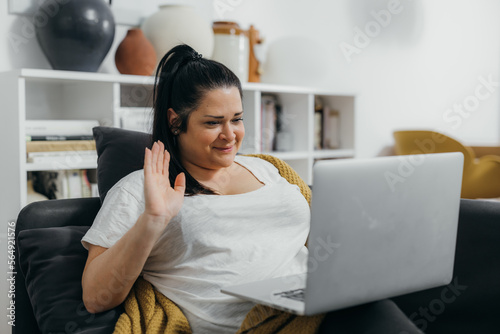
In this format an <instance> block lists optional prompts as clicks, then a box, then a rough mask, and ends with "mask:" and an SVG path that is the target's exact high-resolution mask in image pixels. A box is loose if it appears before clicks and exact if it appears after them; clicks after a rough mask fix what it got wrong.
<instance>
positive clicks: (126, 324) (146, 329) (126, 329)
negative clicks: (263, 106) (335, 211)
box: [114, 154, 325, 334]
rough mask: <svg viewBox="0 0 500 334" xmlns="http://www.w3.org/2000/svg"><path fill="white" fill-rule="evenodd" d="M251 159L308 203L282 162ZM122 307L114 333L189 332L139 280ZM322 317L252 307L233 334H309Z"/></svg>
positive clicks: (171, 306)
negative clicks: (270, 167) (271, 169)
mask: <svg viewBox="0 0 500 334" xmlns="http://www.w3.org/2000/svg"><path fill="white" fill-rule="evenodd" d="M252 156H255V157H258V158H261V159H264V160H266V161H269V162H270V163H272V164H273V165H275V166H276V168H278V170H279V172H280V174H281V176H283V177H284V178H285V179H287V181H288V182H290V183H292V184H296V185H297V186H299V188H300V191H301V192H302V195H304V197H305V198H306V200H307V202H308V203H309V204H310V202H311V190H310V189H309V187H308V185H307V184H306V183H305V182H304V181H303V180H302V179H301V178H300V176H299V175H298V174H297V173H296V172H295V171H294V170H293V168H292V167H290V166H289V165H288V164H287V163H286V162H284V161H282V160H280V159H278V158H276V157H273V156H270V155H263V154H255V155H252ZM124 306H125V312H124V313H123V314H122V315H121V316H120V318H119V319H118V322H117V323H116V326H115V331H114V334H156V333H158V334H159V333H162V334H177V333H182V334H184V333H191V328H190V326H189V323H188V321H187V319H186V317H185V316H184V314H183V313H182V311H181V310H180V308H179V307H178V306H177V305H176V304H175V303H173V302H172V301H171V300H170V299H168V298H167V297H165V296H164V295H163V294H161V293H160V292H158V291H157V290H155V289H154V288H153V286H152V285H151V284H150V283H149V282H147V281H145V280H144V279H142V278H139V279H138V280H137V281H136V282H135V284H134V286H133V288H132V290H131V291H130V293H129V295H128V297H127V299H126V300H125V304H124ZM324 317H325V315H324V314H320V315H316V316H296V315H293V314H290V313H287V312H282V311H279V310H276V309H273V308H271V307H268V306H263V305H256V306H254V307H253V308H252V309H251V310H250V312H249V313H248V314H247V315H246V317H245V320H244V321H243V323H242V324H241V327H240V329H239V330H238V332H237V334H271V333H276V334H296V333H301V334H312V333H316V332H317V331H318V328H319V326H320V324H321V322H322V321H323V318H324Z"/></svg>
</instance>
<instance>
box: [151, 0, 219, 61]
mask: <svg viewBox="0 0 500 334" xmlns="http://www.w3.org/2000/svg"><path fill="white" fill-rule="evenodd" d="M141 29H142V30H143V32H144V35H146V37H147V38H148V39H149V41H150V42H151V44H153V47H154V48H155V51H156V55H157V58H158V62H159V61H160V59H161V58H163V56H164V55H165V54H166V53H167V52H168V51H169V50H170V49H171V48H173V47H174V46H176V45H179V44H187V45H189V46H191V47H192V48H193V49H195V50H196V51H197V52H199V53H201V54H202V55H203V57H204V58H211V57H212V52H213V48H214V33H213V30H212V27H211V25H210V22H208V21H207V20H205V19H204V18H203V17H202V16H201V15H200V14H198V13H197V12H196V10H195V9H194V8H193V7H192V6H188V5H161V6H159V10H158V11H157V12H156V13H154V14H153V15H151V16H149V17H148V18H147V19H146V20H145V21H144V23H143V24H142V27H141Z"/></svg>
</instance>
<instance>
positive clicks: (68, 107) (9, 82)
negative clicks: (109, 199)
mask: <svg viewBox="0 0 500 334" xmlns="http://www.w3.org/2000/svg"><path fill="white" fill-rule="evenodd" d="M153 86H154V78H153V77H143V76H132V75H110V74H99V73H86V72H69V71H53V70H38V69H21V70H15V71H9V72H4V73H0V97H1V99H0V100H1V101H2V108H1V109H2V110H1V113H2V122H0V136H1V142H2V144H1V147H2V152H1V153H2V157H3V163H2V173H0V175H1V176H0V180H1V184H2V189H1V191H0V205H1V207H0V214H1V221H2V222H3V223H4V224H5V223H7V222H9V221H14V220H15V219H16V217H17V214H18V213H19V211H20V209H21V208H22V207H23V206H24V205H25V204H26V200H27V189H26V188H27V172H29V171H37V170H52V169H90V168H95V167H96V164H95V163H90V164H89V163H86V164H79V163H74V162H73V163H67V164H64V165H62V164H58V165H57V166H55V165H53V164H32V163H26V142H25V138H26V137H25V120H27V119H29V120H40V119H49V120H50V119H82V120H99V122H100V124H101V125H106V126H116V127H125V128H127V127H129V125H128V124H127V121H126V120H127V119H129V118H130V117H135V118H136V121H137V119H141V118H143V120H144V124H148V122H149V121H150V117H151V106H152V90H153ZM243 93H244V94H243V95H244V96H243V104H244V111H245V115H244V119H245V121H244V122H245V128H246V137H245V141H244V143H243V145H242V150H241V153H269V154H273V155H275V156H277V157H279V158H282V159H283V160H285V161H287V162H288V163H289V164H290V165H291V166H292V167H293V168H294V169H295V170H296V171H297V172H298V173H299V174H300V175H301V176H302V178H303V179H304V180H305V181H306V182H308V183H309V184H311V183H312V166H313V164H314V161H315V160H316V159H331V158H348V157H353V156H354V152H355V151H354V150H355V143H354V131H355V124H354V123H355V106H354V105H355V96H354V95H353V94H349V93H338V92H337V93H336V92H327V91H320V90H314V89H310V88H303V87H289V86H277V85H270V84H259V83H245V84H244V85H243ZM268 93H269V94H275V95H277V96H278V98H279V100H280V102H281V106H282V111H283V115H285V117H286V119H287V120H289V125H290V132H291V134H292V135H291V137H292V141H293V143H292V144H291V147H292V149H291V150H290V151H289V152H261V149H260V147H261V145H260V142H261V139H262V136H263V132H262V129H261V96H262V94H268ZM315 96H320V97H321V98H322V100H323V101H324V103H325V105H328V106H330V108H332V109H335V110H338V112H339V115H340V123H341V126H340V143H341V146H340V147H339V149H335V150H314V100H315ZM135 123H136V122H135ZM6 236H7V226H6V225H4V228H3V230H2V231H0V241H1V244H2V246H1V247H2V249H3V250H5V249H6V246H4V243H6V240H7V238H6ZM0 261H1V264H0V270H2V272H4V273H5V272H7V269H6V264H7V261H6V258H5V256H2V258H1V259H0ZM2 281H3V282H4V283H1V284H0V285H5V284H6V280H5V279H2ZM2 291H7V290H6V289H2ZM7 303H8V300H7V293H4V294H2V295H1V296H0V306H1V307H2V308H3V309H4V310H6V307H7V305H8V304H7ZM4 306H5V307H4ZM4 318H5V317H4ZM5 326H6V324H4V323H1V324H0V332H7V328H6V327H5Z"/></svg>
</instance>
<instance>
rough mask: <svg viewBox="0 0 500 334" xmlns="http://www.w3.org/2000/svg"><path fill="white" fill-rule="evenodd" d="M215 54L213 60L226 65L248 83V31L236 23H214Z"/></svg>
mask: <svg viewBox="0 0 500 334" xmlns="http://www.w3.org/2000/svg"><path fill="white" fill-rule="evenodd" d="M212 27H213V30H214V52H213V55H212V59H213V60H216V61H218V62H221V63H222V64H224V65H226V66H227V67H228V68H229V69H230V70H231V71H233V72H234V73H235V74H236V75H237V76H238V78H239V79H240V80H241V81H242V82H248V64H249V55H250V48H249V42H248V36H247V31H245V30H243V29H241V28H240V26H239V25H238V23H236V22H228V21H216V22H214V23H213V26H212Z"/></svg>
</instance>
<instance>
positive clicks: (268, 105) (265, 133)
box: [261, 94, 278, 152]
mask: <svg viewBox="0 0 500 334" xmlns="http://www.w3.org/2000/svg"><path fill="white" fill-rule="evenodd" d="M277 104H278V102H277V98H276V96H274V95H271V94H263V95H262V98H261V113H262V115H261V123H262V124H261V150H262V151H263V152H269V151H272V150H274V148H275V139H276V121H277V117H278V114H277V109H276V105H277Z"/></svg>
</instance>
